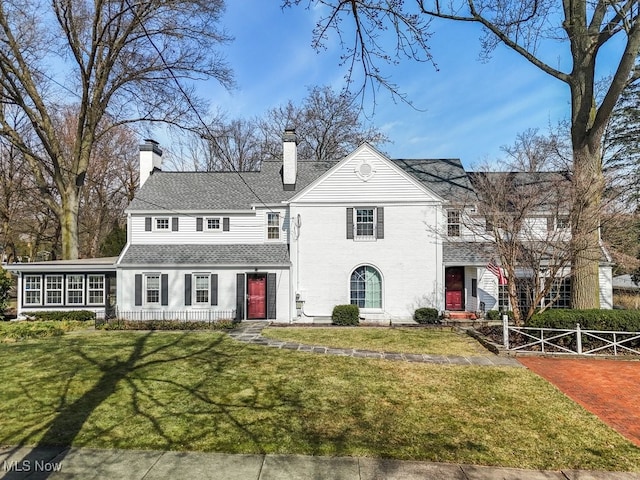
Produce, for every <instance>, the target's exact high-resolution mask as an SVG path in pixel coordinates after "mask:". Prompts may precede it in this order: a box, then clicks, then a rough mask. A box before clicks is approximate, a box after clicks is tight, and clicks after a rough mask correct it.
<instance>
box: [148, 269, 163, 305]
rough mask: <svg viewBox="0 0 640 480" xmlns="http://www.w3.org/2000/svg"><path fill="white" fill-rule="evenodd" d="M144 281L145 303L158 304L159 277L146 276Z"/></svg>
mask: <svg viewBox="0 0 640 480" xmlns="http://www.w3.org/2000/svg"><path fill="white" fill-rule="evenodd" d="M146 281H147V283H146V299H147V303H160V275H148V276H147V277H146Z"/></svg>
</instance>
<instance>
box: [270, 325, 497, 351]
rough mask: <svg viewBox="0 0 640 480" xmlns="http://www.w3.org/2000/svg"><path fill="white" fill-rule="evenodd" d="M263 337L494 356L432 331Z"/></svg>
mask: <svg viewBox="0 0 640 480" xmlns="http://www.w3.org/2000/svg"><path fill="white" fill-rule="evenodd" d="M262 335H263V336H265V337H268V338H273V339H277V340H287V341H291V342H300V343H305V344H308V345H324V346H327V347H334V348H354V349H358V350H373V351H376V352H402V353H426V354H429V355H462V356H475V357H480V356H490V355H493V354H492V353H491V352H489V351H488V350H487V349H486V348H484V347H482V345H480V344H479V343H478V342H477V341H476V340H474V339H473V338H471V337H469V336H468V335H466V334H463V333H457V332H454V331H452V330H441V329H432V328H382V327H369V328H367V327H357V328H346V327H339V328H338V327H327V328H324V327H269V328H265V329H264V330H263V331H262Z"/></svg>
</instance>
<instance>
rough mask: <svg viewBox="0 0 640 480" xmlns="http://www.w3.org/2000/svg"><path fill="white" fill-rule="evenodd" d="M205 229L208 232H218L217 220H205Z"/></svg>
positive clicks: (218, 222) (218, 221) (218, 223)
mask: <svg viewBox="0 0 640 480" xmlns="http://www.w3.org/2000/svg"><path fill="white" fill-rule="evenodd" d="M207 228H208V229H209V230H220V219H219V218H207Z"/></svg>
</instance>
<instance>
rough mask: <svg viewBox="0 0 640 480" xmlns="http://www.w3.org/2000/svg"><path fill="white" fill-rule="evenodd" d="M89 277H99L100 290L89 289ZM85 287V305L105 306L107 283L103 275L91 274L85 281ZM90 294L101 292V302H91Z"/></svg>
mask: <svg viewBox="0 0 640 480" xmlns="http://www.w3.org/2000/svg"><path fill="white" fill-rule="evenodd" d="M91 277H100V278H101V279H102V288H91V280H90V279H91ZM86 285H87V305H105V303H106V296H105V294H106V289H107V281H106V278H105V276H104V275H101V274H97V273H92V274H89V275H87V279H86ZM91 292H102V300H101V301H100V302H98V303H96V302H91Z"/></svg>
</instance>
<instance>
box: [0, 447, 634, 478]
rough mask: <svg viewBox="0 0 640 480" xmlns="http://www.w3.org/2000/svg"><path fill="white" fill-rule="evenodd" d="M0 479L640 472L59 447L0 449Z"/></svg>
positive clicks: (615, 474)
mask: <svg viewBox="0 0 640 480" xmlns="http://www.w3.org/2000/svg"><path fill="white" fill-rule="evenodd" d="M0 478H4V479H8V480H13V479H30V480H31V479H48V478H51V479H69V478H78V479H100V480H111V479H113V480H116V479H117V480H127V479H131V480H142V479H144V480H152V479H183V478H188V479H190V480H197V479H221V480H251V479H255V480H310V479H316V480H323V479H331V480H340V479H344V480H384V479H388V480H392V479H394V480H400V479H402V480H418V479H420V480H425V479H429V480H439V479H443V480H449V479H453V480H495V479H505V480H511V479H513V480H515V479H519V480H538V479H540V480H542V479H545V480H631V479H640V473H625V472H593V471H586V470H563V471H541V470H522V469H515V468H500V467H484V466H477V465H455V464H447V463H429V462H412V461H399V460H388V459H378V458H363V457H359V458H357V457H315V456H302V455H231V454H224V453H196V452H161V451H137V450H96V449H89V448H64V447H57V448H56V447H37V448H29V447H14V448H11V447H5V448H1V449H0Z"/></svg>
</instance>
